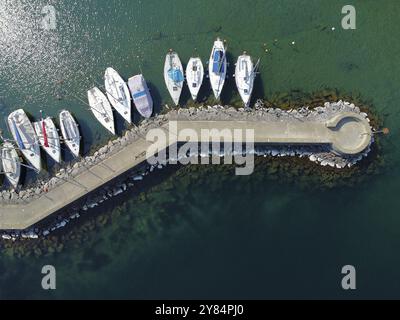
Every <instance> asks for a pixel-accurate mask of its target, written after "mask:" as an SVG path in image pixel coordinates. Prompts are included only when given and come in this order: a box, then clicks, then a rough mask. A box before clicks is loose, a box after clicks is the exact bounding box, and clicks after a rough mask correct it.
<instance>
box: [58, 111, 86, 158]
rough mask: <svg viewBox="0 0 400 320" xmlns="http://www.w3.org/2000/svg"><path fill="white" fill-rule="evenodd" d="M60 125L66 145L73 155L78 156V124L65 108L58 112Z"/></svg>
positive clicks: (79, 136)
mask: <svg viewBox="0 0 400 320" xmlns="http://www.w3.org/2000/svg"><path fill="white" fill-rule="evenodd" d="M60 127H61V133H62V136H63V141H64V142H65V144H66V146H67V147H68V149H69V150H70V151H71V153H72V154H73V155H74V157H79V151H80V144H81V135H80V133H79V128H78V124H77V123H76V121H75V119H74V117H73V116H72V114H71V113H70V112H69V111H67V110H62V111H61V112H60Z"/></svg>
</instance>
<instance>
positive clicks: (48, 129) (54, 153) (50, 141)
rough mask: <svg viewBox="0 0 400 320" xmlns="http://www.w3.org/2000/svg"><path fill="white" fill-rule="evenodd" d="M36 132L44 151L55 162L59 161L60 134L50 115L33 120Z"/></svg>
mask: <svg viewBox="0 0 400 320" xmlns="http://www.w3.org/2000/svg"><path fill="white" fill-rule="evenodd" d="M33 126H34V128H35V131H36V134H37V136H38V137H39V142H40V145H41V146H42V148H43V149H44V151H46V153H47V154H48V155H49V156H50V157H51V158H52V159H53V160H54V161H55V162H57V163H60V162H61V147H60V136H59V134H58V131H57V128H56V126H55V124H54V122H53V120H52V119H51V118H50V117H47V118H46V119H43V118H42V120H41V121H38V122H34V123H33Z"/></svg>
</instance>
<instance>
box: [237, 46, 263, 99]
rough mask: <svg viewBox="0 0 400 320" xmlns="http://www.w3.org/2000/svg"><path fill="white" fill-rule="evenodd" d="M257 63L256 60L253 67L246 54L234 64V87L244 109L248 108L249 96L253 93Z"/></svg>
mask: <svg viewBox="0 0 400 320" xmlns="http://www.w3.org/2000/svg"><path fill="white" fill-rule="evenodd" d="M259 63H260V60H258V61H257V63H256V65H255V66H254V64H253V61H252V60H251V57H250V56H249V55H248V54H247V53H246V52H244V53H243V54H242V55H241V56H239V58H238V60H237V63H236V68H235V81H236V86H237V88H238V91H239V94H240V97H241V98H242V100H243V103H244V106H245V107H248V106H249V104H250V99H251V94H252V93H253V87H254V79H255V78H256V73H257V68H258V65H259Z"/></svg>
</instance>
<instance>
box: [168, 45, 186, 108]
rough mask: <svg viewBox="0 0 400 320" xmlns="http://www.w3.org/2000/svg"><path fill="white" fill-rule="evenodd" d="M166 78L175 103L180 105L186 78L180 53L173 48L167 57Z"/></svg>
mask: <svg viewBox="0 0 400 320" xmlns="http://www.w3.org/2000/svg"><path fill="white" fill-rule="evenodd" d="M164 80H165V84H166V85H167V89H168V91H169V94H170V95H171V98H172V100H173V101H174V103H175V105H178V104H179V98H180V97H181V93H182V88H183V81H184V80H185V79H184V77H183V67H182V63H181V60H180V59H179V56H178V54H177V53H176V52H174V51H172V50H170V52H168V53H167V56H166V57H165V64H164Z"/></svg>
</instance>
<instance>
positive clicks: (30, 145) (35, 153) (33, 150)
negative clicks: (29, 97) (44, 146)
mask: <svg viewBox="0 0 400 320" xmlns="http://www.w3.org/2000/svg"><path fill="white" fill-rule="evenodd" d="M8 126H9V129H10V131H11V134H12V136H13V137H14V140H15V142H16V143H17V146H18V148H19V149H20V150H21V152H22V154H23V156H24V158H25V159H26V160H27V161H28V162H29V163H30V164H31V165H32V167H34V168H35V170H36V171H38V172H39V171H40V170H41V167H42V161H41V157H40V145H39V139H38V137H37V135H36V132H35V130H34V128H33V126H32V123H31V122H30V120H29V118H28V116H27V115H26V113H25V111H24V110H22V109H19V110H16V111H14V112H12V113H11V114H10V115H9V116H8Z"/></svg>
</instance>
